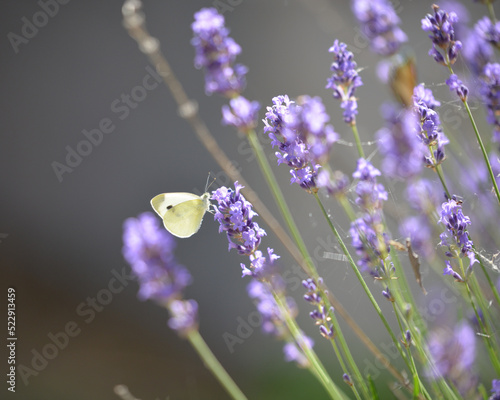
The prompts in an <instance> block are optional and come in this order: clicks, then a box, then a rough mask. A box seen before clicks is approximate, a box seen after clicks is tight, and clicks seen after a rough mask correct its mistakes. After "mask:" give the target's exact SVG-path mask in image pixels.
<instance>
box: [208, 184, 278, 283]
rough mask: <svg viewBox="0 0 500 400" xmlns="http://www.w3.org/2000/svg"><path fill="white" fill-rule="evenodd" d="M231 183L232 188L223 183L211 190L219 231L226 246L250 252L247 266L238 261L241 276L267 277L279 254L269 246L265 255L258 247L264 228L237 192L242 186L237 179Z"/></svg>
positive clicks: (242, 253)
mask: <svg viewBox="0 0 500 400" xmlns="http://www.w3.org/2000/svg"><path fill="white" fill-rule="evenodd" d="M234 187H235V190H232V189H229V188H227V187H225V186H222V187H221V188H219V189H217V190H215V191H214V192H212V199H213V200H216V201H217V203H218V205H217V206H215V211H216V212H215V216H214V218H215V219H216V220H217V221H219V224H220V226H219V232H226V235H227V239H228V242H229V250H231V249H236V250H237V251H238V253H239V254H241V255H247V256H249V258H250V266H249V267H247V266H246V265H245V264H243V263H241V269H242V276H252V277H254V278H257V279H265V280H268V279H269V277H270V276H271V275H273V274H274V272H275V271H274V262H275V261H276V260H277V259H278V258H279V256H278V255H276V254H274V250H273V249H271V248H268V249H267V255H264V254H263V253H262V251H260V250H257V248H258V247H259V245H260V242H261V240H262V237H263V236H265V235H266V231H265V230H264V229H262V228H260V227H259V225H258V224H257V223H256V222H254V221H253V217H254V216H256V215H257V213H256V212H255V211H253V208H252V204H251V203H249V202H248V201H247V200H246V199H245V197H243V195H242V194H241V193H240V191H241V189H242V188H243V186H241V185H240V184H239V183H238V181H236V182H235V183H234Z"/></svg>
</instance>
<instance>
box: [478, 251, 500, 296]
mask: <svg viewBox="0 0 500 400" xmlns="http://www.w3.org/2000/svg"><path fill="white" fill-rule="evenodd" d="M478 261H479V265H480V266H481V269H482V270H483V273H484V276H485V277H486V280H487V281H488V285H489V286H490V289H491V291H492V292H493V296H494V297H495V300H496V301H497V303H498V305H500V296H499V294H498V290H497V287H496V286H495V284H494V283H493V281H492V280H491V278H490V275H489V274H488V271H487V270H486V267H485V266H484V264H483V261H482V260H481V256H479V258H478Z"/></svg>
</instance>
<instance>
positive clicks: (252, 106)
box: [222, 96, 260, 133]
mask: <svg viewBox="0 0 500 400" xmlns="http://www.w3.org/2000/svg"><path fill="white" fill-rule="evenodd" d="M259 108H260V104H259V102H258V101H249V100H247V99H245V98H244V97H243V96H238V97H235V98H233V99H231V100H230V101H229V106H228V105H224V106H222V123H223V124H224V125H232V126H234V127H235V128H237V129H238V130H240V131H241V132H243V133H245V132H248V131H249V130H252V129H254V128H255V127H256V126H257V117H258V112H259Z"/></svg>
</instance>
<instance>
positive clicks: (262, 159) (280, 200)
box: [247, 131, 369, 394]
mask: <svg viewBox="0 0 500 400" xmlns="http://www.w3.org/2000/svg"><path fill="white" fill-rule="evenodd" d="M247 136H248V140H249V142H250V145H251V146H252V148H253V150H254V153H255V155H256V157H257V162H258V163H259V167H260V169H261V170H262V173H263V174H264V178H265V180H266V182H267V185H268V186H269V188H270V190H271V192H272V194H273V197H274V200H275V202H276V204H277V205H278V208H279V209H280V212H281V215H282V216H283V218H284V220H285V223H286V225H287V227H288V229H289V231H290V233H291V235H292V237H293V239H294V241H295V243H296V244H297V247H298V249H299V251H300V253H301V254H302V257H303V258H304V260H305V261H306V264H307V266H308V271H306V272H307V274H308V275H309V276H310V277H312V278H313V279H314V280H315V281H316V282H317V280H318V278H319V274H318V272H317V271H316V268H315V266H314V264H313V263H312V261H311V256H310V255H309V252H308V250H307V247H306V245H305V243H304V240H303V239H302V236H301V235H300V232H299V229H298V227H297V225H296V224H295V221H294V220H293V218H292V215H291V212H290V209H289V208H288V206H287V204H286V201H285V198H284V196H283V193H282V192H281V190H280V188H279V185H278V183H277V181H276V178H275V176H274V174H273V172H272V169H271V166H270V165H269V162H268V160H267V157H266V156H265V154H264V151H263V149H262V146H261V145H260V142H259V139H258V138H257V135H256V133H255V131H249V132H248V133H247ZM322 298H323V300H324V301H325V304H327V305H328V307H329V306H330V300H329V299H328V296H326V294H325V293H324V291H322ZM332 323H333V325H334V327H335V332H336V334H337V337H338V339H339V342H340V344H341V348H342V350H343V352H344V353H345V356H346V358H347V360H348V362H349V365H350V366H351V371H352V373H353V375H354V377H355V379H356V380H357V382H358V383H359V385H360V386H361V388H362V390H363V392H364V393H365V394H368V393H369V392H368V388H367V387H366V383H365V381H364V379H363V378H362V376H361V372H360V371H359V368H358V367H357V366H356V364H355V362H354V358H353V357H352V354H351V352H350V350H349V347H348V346H347V342H346V340H345V337H344V334H343V333H342V330H341V328H340V325H339V324H338V321H337V319H336V317H335V316H332Z"/></svg>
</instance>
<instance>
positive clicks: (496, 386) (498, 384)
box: [489, 379, 500, 400]
mask: <svg viewBox="0 0 500 400" xmlns="http://www.w3.org/2000/svg"><path fill="white" fill-rule="evenodd" d="M491 393H492V395H491V396H490V398H489V400H500V379H493V381H492V382H491Z"/></svg>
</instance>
